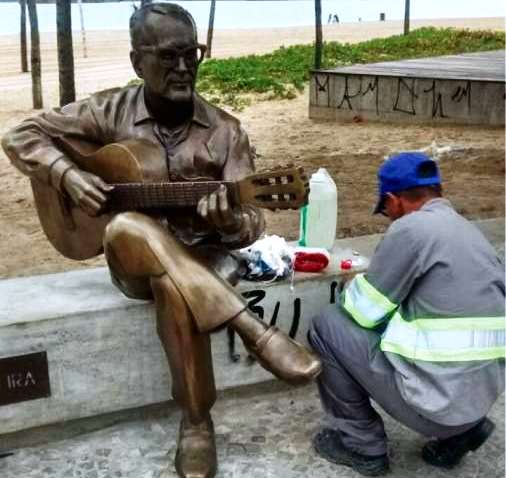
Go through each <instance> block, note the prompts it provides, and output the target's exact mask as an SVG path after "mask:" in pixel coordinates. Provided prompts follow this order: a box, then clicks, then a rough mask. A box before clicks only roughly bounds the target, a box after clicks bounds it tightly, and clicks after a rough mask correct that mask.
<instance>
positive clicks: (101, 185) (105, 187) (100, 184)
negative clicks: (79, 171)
mask: <svg viewBox="0 0 506 478" xmlns="http://www.w3.org/2000/svg"><path fill="white" fill-rule="evenodd" d="M93 184H94V185H95V186H96V187H97V188H98V189H100V190H101V191H103V192H105V193H108V192H110V191H112V190H113V189H114V187H113V186H111V185H110V184H107V183H106V182H105V181H104V180H103V179H102V178H100V177H98V176H93Z"/></svg>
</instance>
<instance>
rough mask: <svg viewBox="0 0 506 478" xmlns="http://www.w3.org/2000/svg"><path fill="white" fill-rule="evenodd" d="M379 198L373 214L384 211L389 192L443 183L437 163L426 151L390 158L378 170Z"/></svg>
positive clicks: (400, 154) (401, 154)
mask: <svg viewBox="0 0 506 478" xmlns="http://www.w3.org/2000/svg"><path fill="white" fill-rule="evenodd" d="M378 183H379V184H378V186H379V199H378V204H377V205H376V207H375V208H374V213H373V214H378V213H379V212H381V211H383V209H384V203H385V198H386V195H387V193H398V192H400V191H406V190H407V189H411V188H416V187H419V186H430V185H433V184H441V177H440V175H439V169H438V167H437V164H436V163H435V162H434V161H433V160H432V159H431V158H430V157H429V156H428V155H426V154H425V153H419V152H406V153H399V154H396V155H394V156H391V157H390V158H388V159H387V160H386V161H385V162H384V163H383V164H382V165H381V167H380V169H379V171H378Z"/></svg>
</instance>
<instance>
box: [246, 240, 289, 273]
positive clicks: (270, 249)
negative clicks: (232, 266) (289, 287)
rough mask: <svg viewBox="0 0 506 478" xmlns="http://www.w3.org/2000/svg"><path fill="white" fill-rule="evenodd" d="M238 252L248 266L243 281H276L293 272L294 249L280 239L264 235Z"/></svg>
mask: <svg viewBox="0 0 506 478" xmlns="http://www.w3.org/2000/svg"><path fill="white" fill-rule="evenodd" d="M239 252H240V254H241V256H242V257H243V259H245V260H246V262H247V265H248V272H247V273H246V276H245V277H244V278H245V279H248V280H277V279H283V278H285V277H288V275H289V274H290V273H291V272H292V271H293V261H294V257H295V253H294V249H293V247H291V246H289V245H288V244H287V242H286V241H285V239H283V238H282V237H279V236H276V235H272V236H269V235H266V236H265V237H263V238H262V239H259V240H258V241H256V242H254V243H253V244H251V245H250V246H248V247H245V248H243V249H241V250H240V251H239Z"/></svg>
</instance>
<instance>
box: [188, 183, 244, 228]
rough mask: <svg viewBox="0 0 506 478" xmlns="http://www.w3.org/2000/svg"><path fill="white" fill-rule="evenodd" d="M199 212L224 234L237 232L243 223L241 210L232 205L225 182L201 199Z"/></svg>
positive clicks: (198, 207)
mask: <svg viewBox="0 0 506 478" xmlns="http://www.w3.org/2000/svg"><path fill="white" fill-rule="evenodd" d="M197 212H198V213H199V214H200V216H202V217H203V218H204V219H205V220H206V221H208V222H209V223H211V224H213V225H214V226H215V227H216V229H218V231H220V232H222V233H224V234H235V233H237V232H239V231H240V230H241V227H242V225H243V220H244V219H243V215H242V213H241V210H240V208H234V207H232V206H231V204H230V201H229V200H228V196H227V188H226V186H224V185H223V184H222V185H220V187H219V188H218V189H217V190H216V191H215V192H213V193H211V194H208V195H206V196H203V197H202V198H201V199H200V201H199V203H198V205H197Z"/></svg>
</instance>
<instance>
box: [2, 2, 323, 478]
mask: <svg viewBox="0 0 506 478" xmlns="http://www.w3.org/2000/svg"><path fill="white" fill-rule="evenodd" d="M130 35H131V44H132V50H131V53H130V59H131V62H132V65H133V68H134V69H135V72H136V73H137V75H138V76H139V77H140V78H142V79H143V80H144V81H143V85H134V86H129V87H127V88H123V89H121V90H117V91H110V92H104V93H99V94H96V95H93V96H91V97H90V98H88V99H85V100H82V101H78V102H76V103H72V104H68V105H66V106H64V107H63V108H61V109H55V110H53V111H49V112H47V113H44V114H42V115H40V116H38V117H34V118H31V119H28V120H26V121H24V122H23V123H22V124H20V125H19V126H17V127H16V128H14V129H13V130H11V131H10V132H8V133H7V134H6V135H5V137H4V138H3V141H2V145H3V147H4V149H5V151H6V153H7V155H8V156H9V158H10V159H11V161H12V162H13V164H14V165H15V166H16V167H18V168H19V169H20V170H21V171H22V172H23V173H25V174H27V175H28V176H30V178H31V179H32V183H40V184H44V185H49V186H51V187H52V188H54V189H51V190H52V191H54V190H56V191H58V192H59V194H61V195H62V196H66V197H68V198H70V199H71V200H72V201H73V203H74V204H75V205H77V206H79V208H80V209H81V210H83V211H85V212H86V213H87V215H88V216H91V217H95V216H100V214H101V213H102V212H103V209H104V205H105V204H106V202H107V194H108V192H109V191H110V186H109V185H108V184H107V183H106V182H105V181H104V180H103V179H102V178H100V177H99V175H95V174H92V173H90V172H86V171H84V170H82V169H81V168H79V167H78V166H77V165H76V163H75V162H74V161H73V160H72V158H71V157H70V156H69V155H68V154H66V153H65V152H64V150H63V149H62V148H61V147H59V146H58V145H59V144H60V143H59V139H61V138H62V137H65V136H68V137H72V138H77V139H82V140H86V141H89V142H92V143H95V144H97V145H107V144H110V143H114V142H121V141H125V140H142V141H148V142H150V143H152V144H153V145H156V147H157V148H158V151H159V165H158V167H159V169H160V170H161V171H165V173H164V174H165V175H166V176H167V177H166V180H168V181H171V180H178V181H195V180H202V179H204V180H238V179H241V178H243V177H244V176H246V175H247V174H249V173H251V172H252V171H253V168H254V164H253V159H254V154H253V152H252V150H251V148H250V145H249V141H248V137H247V135H246V134H245V132H244V131H243V130H242V129H241V127H240V124H239V122H238V120H237V119H235V118H234V117H232V116H231V115H229V114H228V113H226V112H224V111H223V110H221V109H219V108H217V107H215V106H212V105H210V104H209V103H207V102H206V101H205V100H204V99H203V98H201V97H200V96H199V95H198V94H197V93H196V92H195V80H196V76H197V70H198V67H199V64H200V62H201V61H202V59H203V54H204V50H205V47H204V46H202V45H199V44H198V43H197V30H196V27H195V23H194V20H193V18H192V17H191V15H190V14H189V13H188V12H187V11H186V10H184V9H183V8H181V7H179V6H177V5H174V4H167V3H163V4H162V3H159V4H158V3H151V4H147V5H145V6H143V7H141V8H140V9H138V10H136V11H135V12H134V13H133V15H132V17H131V19H130ZM263 228H264V220H263V215H262V213H261V211H260V210H259V209H257V208H255V207H252V206H246V205H243V206H241V205H237V204H233V203H232V202H231V201H229V199H228V196H227V192H226V189H225V188H223V187H220V188H219V189H218V190H217V191H215V192H212V193H211V194H206V195H205V196H203V197H202V199H201V200H200V201H199V203H198V206H197V207H187V208H183V209H181V208H179V209H171V208H166V209H157V210H153V211H151V212H150V213H149V215H148V214H145V213H141V212H124V213H120V214H117V215H115V216H114V217H113V219H112V220H111V221H110V222H109V223H108V225H107V228H106V230H105V233H104V235H103V248H104V251H105V255H106V258H107V262H108V265H109V268H110V270H111V275H112V277H113V280H114V282H115V284H116V285H117V286H118V287H119V288H120V289H121V290H122V291H123V292H124V293H125V294H126V295H128V296H129V297H135V298H144V299H145V298H154V300H155V303H156V312H157V330H158V334H159V337H160V340H161V342H162V344H163V347H164V349H165V352H166V355H167V359H168V362H169V366H170V371H171V374H172V383H173V390H172V394H173V397H174V399H175V401H176V402H177V403H178V405H179V406H180V407H181V409H182V420H181V425H180V433H179V442H178V449H177V454H176V460H175V465H176V470H177V472H178V474H179V475H180V476H182V477H192V478H195V477H212V476H214V475H215V473H216V468H217V464H216V449H215V441H214V432H213V423H212V420H211V415H210V410H211V407H212V406H213V403H214V401H215V399H216V391H215V383H214V375H213V366H212V357H211V344H210V338H209V333H210V332H212V331H214V330H216V329H217V328H219V327H222V326H224V325H225V324H226V325H227V326H229V327H231V328H232V329H234V330H235V331H236V332H237V333H238V335H239V336H240V337H241V339H242V340H243V342H244V344H245V345H246V347H247V349H248V350H249V351H250V353H251V354H252V355H253V356H255V357H256V358H257V360H258V362H259V363H260V364H261V365H262V366H263V367H264V368H266V369H267V370H269V371H271V372H272V373H273V374H274V375H275V376H277V377H279V378H280V379H282V380H285V381H287V382H290V383H301V382H304V381H308V380H311V379H312V378H314V377H315V376H316V375H317V374H318V373H319V371H320V363H319V361H318V359H317V358H316V357H315V356H314V355H313V354H312V353H311V352H309V351H308V350H307V349H306V348H304V347H303V346H301V345H300V344H298V343H296V342H294V341H292V340H291V339H290V338H289V337H288V336H286V335H285V334H284V333H282V332H281V331H279V330H277V329H275V328H272V327H268V326H267V325H265V324H264V323H263V322H262V321H260V320H259V319H257V318H256V317H255V316H254V315H252V314H251V313H250V312H249V311H248V309H247V307H246V304H245V302H244V301H243V300H242V299H241V298H240V297H239V296H238V295H237V294H236V293H235V292H234V289H233V287H232V285H233V284H234V283H235V282H237V273H236V272H237V261H236V260H235V258H234V255H233V254H232V253H231V252H230V251H231V250H233V249H235V248H239V247H243V246H246V245H248V244H250V243H252V242H253V241H255V240H256V239H257V238H258V237H259V235H260V234H261V233H262V231H263ZM83 241H86V238H83ZM231 284H232V285H231ZM167 474H169V471H167Z"/></svg>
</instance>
